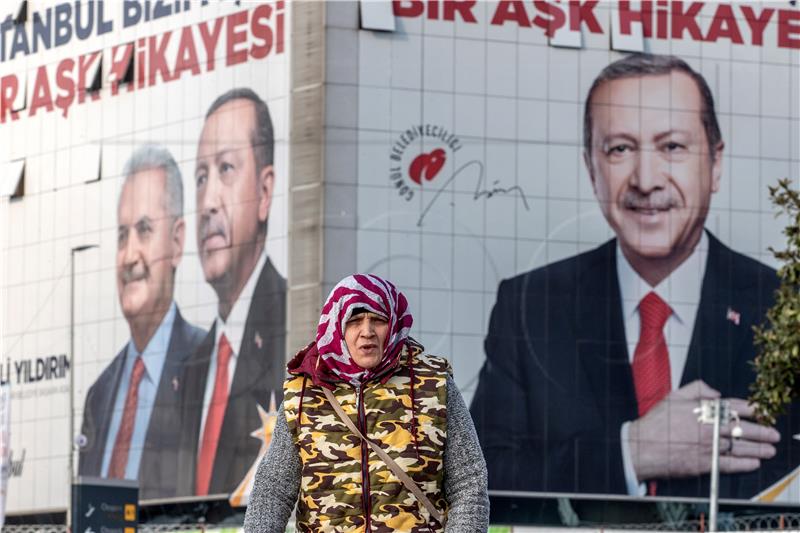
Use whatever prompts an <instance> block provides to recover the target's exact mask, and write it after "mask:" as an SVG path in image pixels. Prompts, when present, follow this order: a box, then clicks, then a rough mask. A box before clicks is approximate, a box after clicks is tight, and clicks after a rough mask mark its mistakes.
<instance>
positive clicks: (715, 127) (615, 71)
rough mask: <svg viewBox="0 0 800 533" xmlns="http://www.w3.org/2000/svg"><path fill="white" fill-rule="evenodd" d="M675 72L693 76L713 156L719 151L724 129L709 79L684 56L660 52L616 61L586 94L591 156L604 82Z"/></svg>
mask: <svg viewBox="0 0 800 533" xmlns="http://www.w3.org/2000/svg"><path fill="white" fill-rule="evenodd" d="M672 71H678V72H683V73H684V74H687V75H689V77H690V78H692V80H693V81H694V83H695V85H697V90H698V91H699V92H700V97H701V100H702V108H701V109H700V120H701V121H702V122H703V127H704V128H705V131H706V139H707V140H708V153H709V155H710V156H711V158H713V157H714V156H715V155H716V152H717V145H718V144H719V143H720V142H721V141H722V132H721V131H720V129H719V123H718V122H717V114H716V112H715V111H714V96H713V95H712V94H711V88H710V87H709V86H708V83H706V80H705V78H704V77H703V76H702V74H700V73H699V72H697V71H696V70H694V69H692V67H690V66H689V64H688V63H686V61H684V60H683V59H681V58H679V57H676V56H670V55H656V54H643V53H636V54H631V55H629V56H626V57H624V58H622V59H620V60H617V61H614V62H613V63H611V64H610V65H608V66H607V67H606V68H604V69H603V70H602V71H601V72H600V74H598V75H597V78H595V80H594V83H592V87H591V88H590V89H589V94H587V95H586V104H585V107H584V111H583V147H584V149H585V150H586V153H587V154H589V157H591V153H592V106H591V104H592V96H594V93H595V91H596V90H597V88H598V87H600V85H602V84H603V83H605V82H608V81H613V80H619V79H624V78H638V77H641V76H660V75H663V74H669V73H671V72H672Z"/></svg>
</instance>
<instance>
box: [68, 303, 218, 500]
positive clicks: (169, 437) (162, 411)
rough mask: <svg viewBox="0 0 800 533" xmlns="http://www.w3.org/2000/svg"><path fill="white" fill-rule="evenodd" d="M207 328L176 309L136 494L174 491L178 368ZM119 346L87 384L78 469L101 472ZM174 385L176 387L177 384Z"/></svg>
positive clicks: (117, 379)
mask: <svg viewBox="0 0 800 533" xmlns="http://www.w3.org/2000/svg"><path fill="white" fill-rule="evenodd" d="M205 334H206V332H205V331H204V330H202V329H200V328H197V327H194V326H192V325H191V324H189V323H188V322H186V320H184V319H183V317H182V316H181V313H180V310H176V313H175V322H174V323H173V325H172V333H171V335H170V340H169V348H168V349H167V354H166V359H165V360H164V368H163V370H162V371H161V380H160V381H159V384H158V391H157V392H156V400H155V404H154V405H153V412H152V414H151V415H150V423H149V424H148V428H147V436H146V437H145V443H144V450H143V451H142V460H141V463H140V465H139V498H140V499H143V500H146V499H154V498H168V497H173V496H175V495H176V480H177V453H178V442H179V438H180V411H179V404H180V401H179V400H180V389H181V385H182V384H181V381H180V378H181V373H182V371H183V365H184V363H185V361H186V360H187V359H188V358H189V356H191V354H192V353H194V351H195V350H196V349H197V347H198V346H199V345H200V343H201V342H202V341H203V337H204V336H205ZM126 351H127V348H123V349H122V350H121V351H120V352H119V353H118V354H117V355H116V357H114V360H113V361H111V364H109V365H108V366H107V367H106V369H105V370H103V373H102V374H100V377H98V378H97V381H95V382H94V384H93V385H92V386H91V388H89V392H88V393H87V395H86V402H85V405H84V413H83V426H82V428H81V433H82V434H83V435H84V436H85V437H86V445H85V446H83V447H82V448H81V450H80V456H79V463H78V473H79V474H80V475H82V476H100V475H101V474H102V472H101V470H102V467H103V454H104V452H105V446H106V440H107V437H108V431H109V426H110V424H111V417H112V414H113V409H114V403H115V399H116V397H117V390H118V389H119V384H120V379H121V377H122V369H123V367H124V363H125V353H126ZM176 385H177V387H176Z"/></svg>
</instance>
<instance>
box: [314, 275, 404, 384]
mask: <svg viewBox="0 0 800 533" xmlns="http://www.w3.org/2000/svg"><path fill="white" fill-rule="evenodd" d="M356 309H365V310H367V311H371V312H373V313H376V314H378V315H381V316H383V317H385V318H386V320H387V321H388V323H389V334H388V338H387V339H386V345H385V346H384V348H383V357H382V358H381V361H380V363H378V366H376V367H375V368H373V369H371V370H367V369H364V368H361V367H360V366H358V365H357V364H356V363H355V361H353V358H352V357H351V356H350V352H349V351H348V349H347V342H346V341H345V338H344V330H345V327H346V324H347V321H348V320H349V319H350V317H351V316H352V315H353V311H355V310H356ZM412 322H413V318H412V317H411V313H409V311H408V301H407V300H406V297H405V296H404V295H403V293H402V292H400V291H398V290H397V287H395V286H394V284H393V283H391V282H390V281H386V280H385V279H382V278H380V277H378V276H376V275H374V274H354V275H352V276H348V277H346V278H344V279H343V280H342V281H340V282H339V283H337V284H336V286H335V287H334V288H333V290H332V291H331V293H330V295H328V299H327V301H326V302H325V305H324V306H323V308H322V315H321V316H320V318H319V326H317V351H318V352H319V357H320V358H321V359H322V363H323V364H324V365H325V366H327V367H328V368H329V369H330V371H331V372H333V373H334V374H336V375H337V376H338V377H339V379H341V380H342V381H346V382H348V383H350V384H352V385H354V386H357V385H359V384H361V383H364V382H366V381H368V380H370V379H372V378H373V377H375V376H382V375H384V374H385V373H386V372H387V370H389V369H391V368H393V367H394V366H395V365H396V364H397V361H398V359H399V358H400V353H401V352H402V350H403V346H404V345H405V342H406V339H407V338H408V333H409V331H410V330H411V324H412Z"/></svg>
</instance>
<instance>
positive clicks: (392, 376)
mask: <svg viewBox="0 0 800 533" xmlns="http://www.w3.org/2000/svg"><path fill="white" fill-rule="evenodd" d="M411 323H412V318H411V314H410V313H409V312H408V302H407V301H406V298H405V296H403V294H402V293H401V292H399V291H398V290H397V288H396V287H395V286H394V285H393V284H392V283H390V282H388V281H386V280H383V279H381V278H379V277H377V276H374V275H353V276H349V277H347V278H345V279H343V280H342V281H340V282H339V283H338V284H337V285H336V287H334V288H333V291H331V294H330V296H328V301H327V302H326V303H325V306H324V307H323V309H322V316H321V317H320V320H319V327H318V328H317V340H316V342H312V343H311V344H309V345H308V346H307V347H306V348H305V349H303V350H301V351H300V352H299V353H298V354H297V355H296V356H295V358H294V359H292V361H291V362H290V363H289V373H290V374H291V376H290V377H289V378H288V379H287V380H286V383H285V385H284V401H283V404H282V405H281V408H280V409H279V411H278V420H277V423H276V425H275V430H274V432H273V435H272V444H271V445H270V448H269V451H268V452H267V455H266V457H265V458H264V460H263V461H262V462H261V465H259V468H258V473H257V474H256V479H255V484H254V487H253V491H252V493H251V495H250V505H249V506H248V508H247V515H246V517H245V523H244V529H245V531H248V532H256V531H258V532H263V531H266V532H281V533H283V531H284V530H285V528H286V524H287V522H288V520H289V516H290V515H291V513H292V510H293V509H294V506H295V502H297V503H298V506H297V530H298V531H314V532H316V531H358V532H361V531H401V532H417V531H420V532H421V531H426V532H428V531H431V532H441V531H447V532H455V531H458V532H459V533H461V532H473V531H474V532H479V531H480V532H483V531H486V530H487V529H488V524H489V498H488V495H487V481H486V463H485V462H484V460H483V455H482V454H481V450H480V447H479V445H478V439H477V436H476V434H475V428H474V426H473V424H472V419H471V418H470V416H469V411H468V410H467V408H466V406H465V404H464V400H463V399H462V398H461V394H460V393H459V392H458V389H457V388H456V385H455V382H454V381H453V378H452V376H451V370H450V366H449V364H448V363H447V361H446V360H445V359H442V358H439V357H433V356H430V355H424V354H423V347H422V346H421V345H420V344H419V343H417V342H416V341H414V340H413V339H412V338H411V337H409V336H408V333H409V330H410V328H411ZM339 406H340V407H339ZM337 409H338V410H339V411H340V414H337ZM342 417H344V418H342ZM348 426H350V427H348ZM358 433H362V434H363V435H364V436H365V438H366V439H367V440H362V438H361V437H359V436H358V435H357V434H358ZM387 454H388V457H386V455H387ZM382 456H383V458H382ZM390 463H394V464H390ZM398 470H399V473H397V472H398ZM396 473H397V474H396ZM406 474H407V477H408V478H411V479H406V481H405V483H404V482H402V481H400V480H399V479H398V476H399V477H404V476H405V475H406ZM414 494H416V495H414ZM298 496H299V498H298ZM437 518H438V519H437ZM443 523H445V524H446V525H444V524H443Z"/></svg>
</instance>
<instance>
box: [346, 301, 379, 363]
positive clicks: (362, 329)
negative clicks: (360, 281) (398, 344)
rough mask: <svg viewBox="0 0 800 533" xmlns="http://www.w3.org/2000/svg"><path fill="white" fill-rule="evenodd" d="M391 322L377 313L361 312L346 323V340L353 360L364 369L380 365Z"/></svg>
mask: <svg viewBox="0 0 800 533" xmlns="http://www.w3.org/2000/svg"><path fill="white" fill-rule="evenodd" d="M388 334H389V323H388V322H387V321H386V319H385V318H383V317H382V316H380V315H376V314H375V313H370V312H366V313H359V314H357V315H353V316H351V317H350V320H348V321H347V324H345V329H344V340H345V342H346V343H347V350H348V351H349V352H350V356H351V357H352V358H353V361H355V363H356V364H357V365H358V366H360V367H361V368H363V369H366V370H370V369H372V368H375V367H376V366H378V363H380V362H381V358H383V348H384V346H385V345H386V336H387V335H388Z"/></svg>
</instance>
